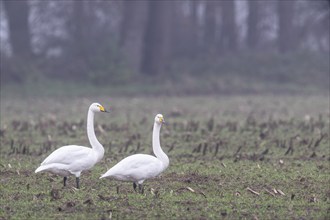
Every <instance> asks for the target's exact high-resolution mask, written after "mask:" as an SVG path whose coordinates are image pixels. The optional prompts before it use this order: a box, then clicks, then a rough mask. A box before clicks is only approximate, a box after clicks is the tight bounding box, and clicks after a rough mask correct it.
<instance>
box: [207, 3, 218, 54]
mask: <svg viewBox="0 0 330 220" xmlns="http://www.w3.org/2000/svg"><path fill="white" fill-rule="evenodd" d="M215 11H216V2H215V1H206V2H205V20H204V45H205V46H206V48H207V51H208V52H211V51H210V50H212V48H214V43H215V29H216V21H215Z"/></svg>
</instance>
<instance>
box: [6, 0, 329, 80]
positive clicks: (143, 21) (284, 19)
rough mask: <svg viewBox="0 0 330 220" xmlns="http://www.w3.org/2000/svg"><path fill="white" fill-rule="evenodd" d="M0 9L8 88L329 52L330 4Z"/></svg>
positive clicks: (226, 2)
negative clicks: (42, 80)
mask: <svg viewBox="0 0 330 220" xmlns="http://www.w3.org/2000/svg"><path fill="white" fill-rule="evenodd" d="M0 4H1V9H0V10H1V11H0V12H1V23H0V24H1V26H0V27H1V29H0V37H1V38H0V40H1V75H2V81H3V82H4V81H5V82H9V81H11V82H24V80H26V79H27V78H28V77H31V76H32V77H49V78H61V79H71V80H77V79H79V80H89V81H92V82H95V83H104V82H117V81H120V80H130V79H131V80H132V79H134V76H135V77H136V76H137V77H139V76H153V77H154V76H155V77H163V76H165V75H167V74H170V72H171V71H172V72H175V71H173V68H174V69H175V66H176V65H177V64H178V63H180V64H181V65H190V64H191V63H194V62H196V61H198V62H208V60H211V61H212V62H213V61H217V60H219V59H221V58H223V57H228V56H232V57H233V58H235V55H236V54H240V53H251V54H253V53H277V54H290V53H294V52H297V51H302V50H303V51H313V52H315V51H317V52H327V53H328V52H329V5H330V1H328V0H218V1H216V0H177V1H174V0H171V1H170V0H168V1H165V0H164V1H161V0H153V1H152V0H150V1H147V0H145V1H143V0H137V1H119V0H118V1H104V0H93V1H92V0H90V1H87V0H86V1H83V0H82V1H78V0H77V1H75V0H66V1H55V0H47V1H40V0H1V2H0ZM177 74H180V73H179V72H178V73H177ZM200 74H203V71H202V70H201V71H200Z"/></svg>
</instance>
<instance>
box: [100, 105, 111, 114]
mask: <svg viewBox="0 0 330 220" xmlns="http://www.w3.org/2000/svg"><path fill="white" fill-rule="evenodd" d="M99 108H100V111H101V112H106V113H109V111H107V110H106V109H105V108H104V107H103V106H102V105H101V106H99Z"/></svg>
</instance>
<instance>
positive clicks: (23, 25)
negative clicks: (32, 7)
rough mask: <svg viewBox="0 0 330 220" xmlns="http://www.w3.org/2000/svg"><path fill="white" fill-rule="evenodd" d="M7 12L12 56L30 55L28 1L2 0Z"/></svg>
mask: <svg viewBox="0 0 330 220" xmlns="http://www.w3.org/2000/svg"><path fill="white" fill-rule="evenodd" d="M2 2H3V4H4V8H5V11H6V14H7V19H8V26H9V39H10V44H11V48H12V52H13V55H14V57H16V58H19V59H22V60H23V59H27V58H30V57H31V55H32V49H31V34H30V28H29V5H28V1H2Z"/></svg>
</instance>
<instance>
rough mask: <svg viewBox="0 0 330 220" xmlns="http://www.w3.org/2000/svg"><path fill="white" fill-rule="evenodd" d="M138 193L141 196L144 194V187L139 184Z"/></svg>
mask: <svg viewBox="0 0 330 220" xmlns="http://www.w3.org/2000/svg"><path fill="white" fill-rule="evenodd" d="M139 192H140V193H141V194H143V193H144V187H143V185H142V184H139Z"/></svg>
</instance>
